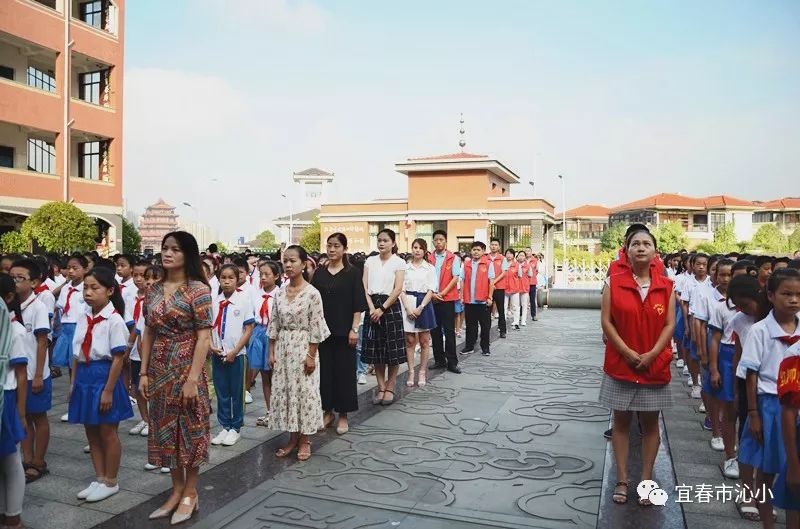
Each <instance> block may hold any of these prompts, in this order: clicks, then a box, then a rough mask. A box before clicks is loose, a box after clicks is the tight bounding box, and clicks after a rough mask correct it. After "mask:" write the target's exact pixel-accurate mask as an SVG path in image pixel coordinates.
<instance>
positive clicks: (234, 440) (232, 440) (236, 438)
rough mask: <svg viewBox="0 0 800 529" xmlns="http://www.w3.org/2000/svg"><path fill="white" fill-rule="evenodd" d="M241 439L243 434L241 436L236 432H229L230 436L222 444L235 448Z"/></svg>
mask: <svg viewBox="0 0 800 529" xmlns="http://www.w3.org/2000/svg"><path fill="white" fill-rule="evenodd" d="M241 437H242V434H240V433H239V432H237V431H236V430H228V435H226V436H225V439H223V440H222V444H223V445H225V446H233V445H235V444H236V443H237V442H238V441H239V439H240V438H241Z"/></svg>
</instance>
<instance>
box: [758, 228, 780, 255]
mask: <svg viewBox="0 0 800 529" xmlns="http://www.w3.org/2000/svg"><path fill="white" fill-rule="evenodd" d="M787 246H788V240H787V237H786V235H784V234H783V233H781V230H779V229H778V226H776V225H775V224H764V225H763V226H761V227H760V228H758V231H756V233H755V235H753V248H756V249H759V250H763V251H764V252H767V253H772V254H779V253H783V252H785V251H786V248H787Z"/></svg>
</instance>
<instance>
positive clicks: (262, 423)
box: [256, 415, 269, 428]
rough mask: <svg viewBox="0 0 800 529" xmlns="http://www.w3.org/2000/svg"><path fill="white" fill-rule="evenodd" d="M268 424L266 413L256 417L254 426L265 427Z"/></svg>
mask: <svg viewBox="0 0 800 529" xmlns="http://www.w3.org/2000/svg"><path fill="white" fill-rule="evenodd" d="M268 425H269V418H268V417H267V416H266V415H262V416H261V417H259V418H258V419H256V426H264V427H265V428H267V427H268Z"/></svg>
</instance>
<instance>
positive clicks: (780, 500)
mask: <svg viewBox="0 0 800 529" xmlns="http://www.w3.org/2000/svg"><path fill="white" fill-rule="evenodd" d="M778 270H780V269H778ZM776 272H777V270H776ZM798 370H800V341H798V342H795V343H794V344H793V345H792V346H791V347H789V348H788V349H787V350H786V353H785V357H784V360H783V361H782V362H781V365H780V368H779V369H778V399H779V400H780V403H781V426H782V428H783V446H784V450H785V451H786V466H785V467H784V468H782V469H781V471H780V473H779V474H778V477H777V478H775V484H774V485H773V486H772V490H773V491H774V495H775V496H774V498H773V503H774V504H775V505H776V506H777V507H780V508H781V509H784V510H785V511H786V527H787V529H800V444H799V443H800V432H799V431H800V378H798Z"/></svg>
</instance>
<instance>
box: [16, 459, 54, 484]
mask: <svg viewBox="0 0 800 529" xmlns="http://www.w3.org/2000/svg"><path fill="white" fill-rule="evenodd" d="M22 468H23V469H24V470H25V483H33V482H34V481H39V480H40V479H42V478H43V477H45V476H46V475H47V474H49V473H50V471H49V470H47V463H45V464H43V465H42V466H38V465H34V464H33V463H23V465H22ZM29 471H32V472H29Z"/></svg>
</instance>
